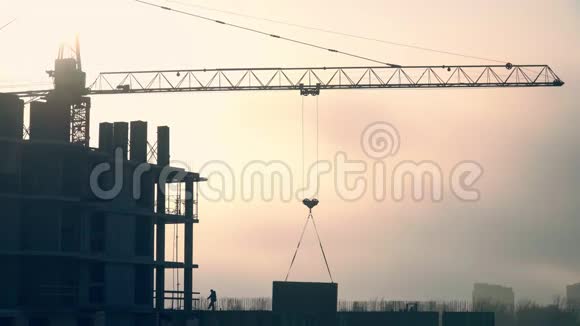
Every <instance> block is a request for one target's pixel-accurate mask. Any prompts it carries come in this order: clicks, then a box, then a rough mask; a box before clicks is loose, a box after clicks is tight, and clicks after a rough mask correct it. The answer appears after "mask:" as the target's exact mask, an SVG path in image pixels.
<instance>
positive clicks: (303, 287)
mask: <svg viewBox="0 0 580 326" xmlns="http://www.w3.org/2000/svg"><path fill="white" fill-rule="evenodd" d="M337 302H338V284H336V283H306V282H274V284H273V290H272V311H273V312H279V313H282V312H288V313H333V312H336V309H337Z"/></svg>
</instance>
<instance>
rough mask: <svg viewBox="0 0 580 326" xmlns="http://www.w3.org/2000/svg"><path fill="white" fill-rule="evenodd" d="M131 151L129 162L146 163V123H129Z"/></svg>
mask: <svg viewBox="0 0 580 326" xmlns="http://www.w3.org/2000/svg"><path fill="white" fill-rule="evenodd" d="M130 139H131V146H130V148H131V151H130V154H131V155H130V157H131V158H130V160H131V161H135V162H139V163H145V162H147V122H145V121H131V138H130Z"/></svg>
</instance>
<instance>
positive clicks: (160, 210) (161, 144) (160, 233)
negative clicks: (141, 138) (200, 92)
mask: <svg viewBox="0 0 580 326" xmlns="http://www.w3.org/2000/svg"><path fill="white" fill-rule="evenodd" d="M157 151H158V152H157V165H159V166H160V167H165V166H167V165H168V164H169V127H158V128H157ZM165 181H166V180H159V179H158V181H157V214H158V215H162V214H165V187H164V186H163V187H161V184H164V183H165ZM156 252H157V258H156V262H157V270H156V274H155V275H156V278H155V297H156V299H155V306H156V308H157V310H163V309H164V308H165V266H164V265H163V263H165V223H164V222H163V220H162V219H158V220H157V242H156Z"/></svg>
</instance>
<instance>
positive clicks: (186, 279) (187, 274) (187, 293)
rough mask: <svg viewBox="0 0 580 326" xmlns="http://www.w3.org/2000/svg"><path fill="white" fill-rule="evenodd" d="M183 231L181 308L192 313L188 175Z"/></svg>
mask: <svg viewBox="0 0 580 326" xmlns="http://www.w3.org/2000/svg"><path fill="white" fill-rule="evenodd" d="M185 196H186V197H185V225H184V227H185V231H184V244H183V247H184V249H183V250H184V252H183V255H184V259H183V262H184V264H185V268H184V269H185V270H184V271H183V291H184V294H183V295H184V297H185V299H184V301H183V306H184V310H185V311H192V310H193V305H192V296H193V177H192V176H191V175H189V176H188V177H187V178H186V180H185Z"/></svg>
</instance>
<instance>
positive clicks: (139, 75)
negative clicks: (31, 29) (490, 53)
mask: <svg viewBox="0 0 580 326" xmlns="http://www.w3.org/2000/svg"><path fill="white" fill-rule="evenodd" d="M563 84H564V82H563V81H562V80H561V79H560V78H559V77H558V75H556V73H554V71H553V70H552V69H551V68H550V67H549V66H548V65H510V64H508V65H460V66H404V67H388V66H378V67H316V68H229V69H196V70H148V71H118V72H103V73H100V74H99V75H98V76H97V78H96V79H95V80H94V81H93V82H92V83H91V84H90V85H89V87H88V89H87V90H86V94H90V95H101V94H131V93H160V92H208V91H259V90H262V91H275V90H299V91H300V92H301V94H302V95H318V94H319V92H320V90H338V89H343V90H344V89H387V88H451V87H476V88H482V87H551V86H562V85H563ZM48 92H49V91H47V90H40V91H26V92H15V94H17V95H19V96H43V95H46V94H47V93H48Z"/></svg>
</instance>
